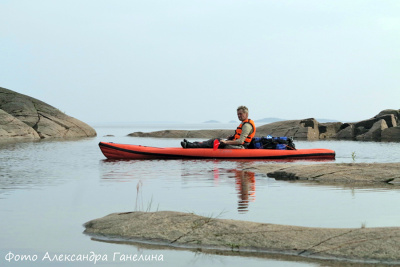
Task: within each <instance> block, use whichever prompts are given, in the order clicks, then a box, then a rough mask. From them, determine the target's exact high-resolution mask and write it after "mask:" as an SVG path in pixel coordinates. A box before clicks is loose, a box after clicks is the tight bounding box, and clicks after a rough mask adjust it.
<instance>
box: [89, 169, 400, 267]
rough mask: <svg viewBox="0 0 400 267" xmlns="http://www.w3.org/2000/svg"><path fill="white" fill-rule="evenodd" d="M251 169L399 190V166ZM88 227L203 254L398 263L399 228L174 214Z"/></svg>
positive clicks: (119, 217)
mask: <svg viewBox="0 0 400 267" xmlns="http://www.w3.org/2000/svg"><path fill="white" fill-rule="evenodd" d="M252 170H255V171H256V172H258V173H261V174H265V175H268V176H269V177H273V178H275V179H279V180H290V181H297V182H300V181H308V182H312V183H318V184H321V185H324V184H329V185H330V184H332V183H334V184H338V185H351V186H367V187H368V186H376V185H378V186H379V185H382V186H383V185H385V186H387V187H392V188H398V186H400V163H373V164H369V163H341V164H335V163H321V164H310V165H299V164H290V163H289V164H266V165H264V164H263V165H261V164H260V165H256V166H255V167H252ZM84 227H85V228H86V229H85V233H86V234H89V235H91V236H94V237H95V239H97V240H114V241H118V242H124V243H129V242H133V243H147V244H148V243H150V244H157V245H162V246H170V247H178V248H185V249H205V250H207V251H214V252H211V253H219V254H221V253H222V254H223V253H224V251H225V252H229V253H232V252H236V253H238V255H241V256H242V255H246V253H250V254H251V256H254V255H262V254H265V253H267V254H268V253H273V254H282V255H293V256H297V257H300V258H304V257H306V258H317V259H324V260H333V261H334V262H336V261H339V262H343V261H345V262H347V263H350V262H351V263H361V264H365V263H382V264H400V254H399V253H398V251H400V227H377V228H366V227H365V226H361V227H360V228H347V229H344V228H316V227H300V226H290V225H276V224H268V223H256V222H248V221H237V220H227V219H217V218H209V217H202V216H198V215H195V214H192V213H182V212H173V211H158V212H125V213H113V214H110V215H107V216H105V217H103V218H99V219H95V220H91V221H89V222H87V223H85V225H84ZM218 251H219V252H218ZM239 253H240V254H239ZM347 263H346V264H347Z"/></svg>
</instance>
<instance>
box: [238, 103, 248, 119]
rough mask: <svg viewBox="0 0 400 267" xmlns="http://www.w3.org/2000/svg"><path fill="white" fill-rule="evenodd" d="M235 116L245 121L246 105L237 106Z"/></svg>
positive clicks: (246, 116) (246, 114)
mask: <svg viewBox="0 0 400 267" xmlns="http://www.w3.org/2000/svg"><path fill="white" fill-rule="evenodd" d="M237 116H238V119H239V120H240V121H245V120H247V119H248V118H249V109H248V108H247V107H246V106H240V107H238V108H237Z"/></svg>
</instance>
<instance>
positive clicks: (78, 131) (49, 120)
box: [0, 87, 96, 140]
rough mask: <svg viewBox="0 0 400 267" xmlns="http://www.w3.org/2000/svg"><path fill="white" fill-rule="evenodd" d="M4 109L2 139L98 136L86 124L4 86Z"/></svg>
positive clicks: (0, 96)
mask: <svg viewBox="0 0 400 267" xmlns="http://www.w3.org/2000/svg"><path fill="white" fill-rule="evenodd" d="M0 109H1V110H2V113H1V114H0V115H1V117H0V118H1V120H0V137H1V139H2V140H15V139H44V138H57V137H64V138H70V137H71V138H72V137H90V136H96V131H95V130H94V129H93V128H92V127H90V126H89V125H87V124H86V123H84V122H82V121H79V120H77V119H75V118H73V117H70V116H68V115H66V114H64V113H63V112H61V111H59V110H58V109H56V108H54V107H52V106H50V105H48V104H46V103H44V102H42V101H40V100H37V99H35V98H33V97H29V96H26V95H23V94H19V93H17V92H14V91H11V90H8V89H5V88H2V87H0ZM12 118H13V119H12ZM29 128H30V129H29Z"/></svg>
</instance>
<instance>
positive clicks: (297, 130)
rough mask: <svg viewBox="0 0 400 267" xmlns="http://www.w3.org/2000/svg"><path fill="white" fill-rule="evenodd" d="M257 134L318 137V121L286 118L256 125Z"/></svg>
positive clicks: (302, 137)
mask: <svg viewBox="0 0 400 267" xmlns="http://www.w3.org/2000/svg"><path fill="white" fill-rule="evenodd" d="M256 135H257V136H266V135H272V136H288V137H293V138H295V139H303V140H304V139H305V140H317V139H319V128H318V122H317V121H316V120H315V119H313V118H310V119H304V120H287V121H278V122H273V123H269V124H266V125H263V126H260V127H257V134H256Z"/></svg>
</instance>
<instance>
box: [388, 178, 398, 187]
mask: <svg viewBox="0 0 400 267" xmlns="http://www.w3.org/2000/svg"><path fill="white" fill-rule="evenodd" d="M388 183H389V184H393V185H400V178H394V179H393V180H391V181H389V182H388Z"/></svg>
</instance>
